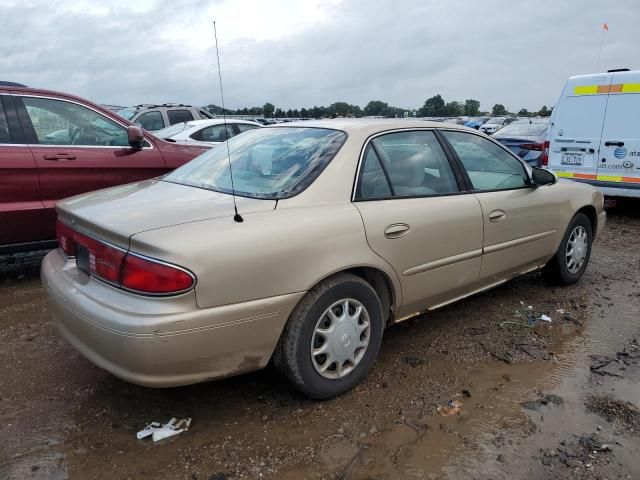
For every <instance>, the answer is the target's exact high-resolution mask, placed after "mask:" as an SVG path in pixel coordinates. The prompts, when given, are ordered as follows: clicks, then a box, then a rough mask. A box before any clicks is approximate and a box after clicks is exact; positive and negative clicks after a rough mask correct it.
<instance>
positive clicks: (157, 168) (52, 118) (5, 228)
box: [0, 82, 207, 254]
mask: <svg viewBox="0 0 640 480" xmlns="http://www.w3.org/2000/svg"><path fill="white" fill-rule="evenodd" d="M206 150H207V148H206V147H201V146H185V145H178V144H174V143H169V142H165V141H164V140H160V139H158V138H156V137H154V136H153V135H151V134H150V133H148V132H146V131H143V130H142V129H140V127H138V126H136V125H134V124H133V123H131V122H128V121H127V120H124V119H122V118H120V117H119V116H117V115H116V114H115V113H112V112H110V111H109V110H106V109H104V108H102V107H100V106H98V105H95V104H93V103H91V102H89V101H87V100H84V99H82V98H78V97H75V96H72V95H68V94H64V93H58V92H52V91H48V90H39V89H34V88H26V87H20V86H16V84H11V83H10V82H0V254H5V253H13V252H19V251H28V250H36V249H40V248H50V247H54V246H55V243H56V242H55V238H56V231H55V224H56V222H55V220H56V213H55V209H54V204H55V202H56V200H59V199H62V198H65V197H69V196H71V195H76V194H78V193H83V192H87V191H90V190H96V189H98V188H104V187H110V186H113V185H120V184H123V183H130V182H135V181H138V180H144V179H148V178H152V177H157V176H159V175H163V174H164V173H166V172H168V171H170V170H173V169H174V168H176V167H178V166H180V165H182V164H184V163H186V162H188V161H189V160H191V159H192V158H194V157H196V156H198V155H199V154H200V153H202V152H204V151H206Z"/></svg>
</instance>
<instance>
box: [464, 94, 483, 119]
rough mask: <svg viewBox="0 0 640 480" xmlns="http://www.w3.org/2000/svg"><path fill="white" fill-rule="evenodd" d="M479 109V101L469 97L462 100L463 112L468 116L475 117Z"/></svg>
mask: <svg viewBox="0 0 640 480" xmlns="http://www.w3.org/2000/svg"><path fill="white" fill-rule="evenodd" d="M479 111H480V102H479V101H478V100H474V99H473V98H470V99H468V100H465V101H464V114H465V115H467V116H469V117H475V116H476V115H478V112H479Z"/></svg>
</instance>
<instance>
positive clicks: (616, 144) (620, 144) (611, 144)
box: [604, 142, 624, 147]
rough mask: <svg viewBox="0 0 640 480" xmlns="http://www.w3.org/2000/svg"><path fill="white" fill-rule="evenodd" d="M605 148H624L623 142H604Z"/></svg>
mask: <svg viewBox="0 0 640 480" xmlns="http://www.w3.org/2000/svg"><path fill="white" fill-rule="evenodd" d="M604 146H605V147H624V142H604Z"/></svg>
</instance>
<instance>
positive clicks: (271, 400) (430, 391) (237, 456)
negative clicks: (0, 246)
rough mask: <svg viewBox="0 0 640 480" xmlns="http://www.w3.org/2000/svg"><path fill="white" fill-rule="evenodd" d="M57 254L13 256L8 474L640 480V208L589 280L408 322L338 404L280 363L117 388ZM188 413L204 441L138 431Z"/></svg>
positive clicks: (514, 287)
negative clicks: (64, 330) (58, 270)
mask: <svg viewBox="0 0 640 480" xmlns="http://www.w3.org/2000/svg"><path fill="white" fill-rule="evenodd" d="M40 257H41V255H38V254H32V255H23V256H13V257H4V258H2V259H1V260H0V418H1V419H2V423H1V425H0V478H2V479H4V478H10V479H22V478H33V479H44V478H54V479H56V478H78V479H90V478H100V479H106V478H109V479H111V478H135V479H139V478H142V479H144V478H179V479H182V478H187V479H205V480H212V479H213V480H223V479H231V478H235V479H241V478H274V479H275V478H277V479H297V478H310V479H323V478H326V479H365V478H368V479H396V478H406V479H414V478H427V479H431V478H433V479H440V478H443V479H444V478H451V479H461V478H474V479H485V478H487V479H488V478H491V479H500V478H505V479H513V478H536V479H537V478H553V479H555V478H580V479H582V478H594V479H596V478H597V479H600V478H602V479H605V478H607V479H614V478H629V479H631V478H640V412H639V410H638V407H640V318H639V317H640V203H635V204H633V203H632V204H629V205H627V206H626V207H625V208H615V209H612V210H610V211H609V222H608V226H607V229H606V230H605V233H604V235H603V236H602V237H601V238H600V240H599V242H598V243H597V244H596V246H595V247H594V250H593V254H592V260H591V265H590V266H589V268H588V269H587V272H586V275H585V277H584V278H583V280H582V281H581V282H580V283H579V284H578V285H575V286H572V287H564V288H561V287H553V286H549V285H547V284H546V283H545V281H544V280H543V278H542V277H541V275H540V274H538V273H533V274H529V275H526V276H525V277H522V278H520V279H517V280H515V281H512V282H509V283H508V284H506V285H504V286H502V287H499V288H497V289H495V290H493V291H490V292H487V293H485V294H482V295H478V296H476V297H473V298H470V299H467V300H464V301H462V302H460V303H458V304H455V305H451V306H449V307H445V308H443V309H441V310H438V311H437V312H433V313H430V314H429V315H428V316H424V317H421V318H418V319H415V320H411V321H408V322H405V323H402V324H399V325H396V326H394V327H392V328H390V329H389V330H388V331H386V332H385V337H384V339H383V346H382V351H381V354H380V357H379V359H378V361H377V363H376V364H375V366H374V368H373V370H372V372H371V373H370V375H369V376H368V378H367V379H366V380H365V381H364V382H363V383H362V384H361V385H360V386H358V387H357V388H356V389H354V390H353V391H352V392H349V393H347V394H345V395H342V396H341V397H339V398H337V399H334V400H330V401H326V402H313V401H309V400H305V399H303V398H301V397H300V396H299V395H298V394H296V393H295V392H293V391H292V390H291V389H290V388H289V387H288V386H287V385H286V384H285V383H284V382H283V381H282V380H281V379H280V378H278V376H277V375H276V374H275V373H274V372H273V371H272V370H271V369H266V370H264V371H262V372H257V373H254V374H250V375H244V376H241V377H237V378H232V379H228V380H225V381H220V382H212V383H208V384H202V385H196V386H190V387H182V388H174V389H166V390H152V389H147V388H142V387H137V386H134V385H129V384H127V383H125V382H123V381H120V380H118V379H116V378H114V377H113V376H111V375H110V374H108V373H107V372H105V371H102V370H100V369H98V368H97V367H95V366H94V365H92V364H91V363H90V362H89V361H87V360H86V359H84V358H83V357H82V356H80V354H78V353H77V352H76V351H75V350H74V349H73V348H72V347H71V346H69V345H68V344H67V343H66V342H65V341H64V340H63V339H62V338H61V337H60V336H59V335H58V334H57V332H56V330H55V327H54V325H53V324H52V322H51V320H50V319H49V312H48V310H47V304H46V301H45V299H44V296H43V291H42V288H41V286H40V281H39V278H38V264H39V261H40ZM529 307H531V308H529ZM541 314H546V315H548V316H549V317H551V322H543V321H538V322H534V325H533V326H531V325H529V319H530V318H538V317H539V316H540V315H541ZM439 407H440V408H439ZM448 413H451V415H445V414H448ZM173 416H175V417H192V419H193V423H192V426H191V428H190V429H189V431H187V432H185V433H183V434H181V435H179V436H177V437H174V438H171V439H167V440H164V441H161V442H159V443H157V444H153V443H152V442H150V441H149V440H148V439H147V440H137V439H136V432H137V431H138V430H139V429H141V428H143V427H144V426H145V424H146V423H148V422H150V421H153V420H156V421H166V420H168V419H169V418H171V417H173Z"/></svg>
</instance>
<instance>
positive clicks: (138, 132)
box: [127, 125, 144, 149]
mask: <svg viewBox="0 0 640 480" xmlns="http://www.w3.org/2000/svg"><path fill="white" fill-rule="evenodd" d="M127 138H128V140H129V145H131V148H136V149H140V148H142V146H143V145H144V135H143V134H142V129H141V128H140V127H138V126H136V125H131V126H129V127H127Z"/></svg>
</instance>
